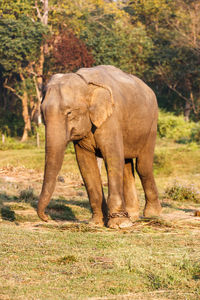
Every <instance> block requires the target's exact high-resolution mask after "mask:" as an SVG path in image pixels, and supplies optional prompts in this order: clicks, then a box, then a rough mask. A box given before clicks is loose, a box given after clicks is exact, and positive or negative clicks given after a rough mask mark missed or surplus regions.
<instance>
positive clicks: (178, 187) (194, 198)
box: [164, 181, 200, 203]
mask: <svg viewBox="0 0 200 300" xmlns="http://www.w3.org/2000/svg"><path fill="white" fill-rule="evenodd" d="M164 197H165V198H169V199H172V200H174V201H191V202H196V203H200V192H199V191H198V190H197V189H196V188H195V186H194V185H192V184H191V185H188V184H184V185H183V184H180V183H178V182H176V181H175V183H174V184H173V186H171V187H168V188H167V189H166V190H165V194H164Z"/></svg>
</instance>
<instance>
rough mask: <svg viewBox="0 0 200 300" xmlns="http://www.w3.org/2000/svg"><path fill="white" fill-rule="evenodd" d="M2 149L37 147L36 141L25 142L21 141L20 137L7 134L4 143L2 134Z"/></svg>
mask: <svg viewBox="0 0 200 300" xmlns="http://www.w3.org/2000/svg"><path fill="white" fill-rule="evenodd" d="M0 138H1V140H0V150H4V151H5V150H11V149H15V150H20V149H32V148H34V147H35V145H36V142H35V143H31V142H25V143H21V142H20V141H19V140H18V139H16V138H12V137H10V136H7V135H5V141H4V143H3V142H2V137H1V135H0Z"/></svg>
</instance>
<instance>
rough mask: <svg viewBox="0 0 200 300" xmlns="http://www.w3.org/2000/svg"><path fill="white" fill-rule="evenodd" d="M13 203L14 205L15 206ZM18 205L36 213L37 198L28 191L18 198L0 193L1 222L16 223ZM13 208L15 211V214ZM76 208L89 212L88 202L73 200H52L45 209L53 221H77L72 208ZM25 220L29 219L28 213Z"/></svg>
mask: <svg viewBox="0 0 200 300" xmlns="http://www.w3.org/2000/svg"><path fill="white" fill-rule="evenodd" d="M24 192H25V191H24ZM23 195H24V196H23ZM22 196H23V197H22ZM9 203H12V205H9ZM13 203H15V204H16V205H15V204H13ZM20 203H21V204H23V203H26V204H29V205H30V206H31V207H33V208H34V209H35V211H36V210H37V204H38V196H36V195H35V194H34V193H32V192H31V193H30V191H28V192H27V191H26V193H24V194H23V193H20V195H19V196H10V195H8V194H7V193H0V217H1V218H2V220H5V221H10V222H16V221H18V219H19V218H18V213H17V212H18V210H19V207H18V206H19V205H20ZM15 206H16V209H17V211H16V212H15ZM77 206H78V207H80V208H85V209H88V210H89V211H91V210H90V205H89V201H84V200H73V199H69V200H67V199H52V200H51V202H50V203H49V205H48V207H47V208H46V213H47V214H48V215H49V216H50V218H51V219H52V220H55V221H79V220H78V219H77V217H76V215H75V213H74V209H73V207H74V208H75V207H77ZM13 207H14V208H13ZM27 208H28V207H27ZM25 209H26V206H25ZM26 219H27V220H28V219H29V217H28V213H27V216H26ZM34 219H35V218H34Z"/></svg>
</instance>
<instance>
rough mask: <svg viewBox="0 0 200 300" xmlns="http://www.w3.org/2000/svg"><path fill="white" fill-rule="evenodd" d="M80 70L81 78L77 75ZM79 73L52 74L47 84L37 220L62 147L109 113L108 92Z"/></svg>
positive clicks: (110, 99)
mask: <svg viewBox="0 0 200 300" xmlns="http://www.w3.org/2000/svg"><path fill="white" fill-rule="evenodd" d="M81 70H83V74H82V73H81V72H80V71H81ZM81 70H80V71H79V73H68V74H56V75H54V76H53V77H52V78H51V80H50V81H49V83H48V85H47V89H46V95H45V98H44V100H43V102H42V105H41V111H42V114H43V118H44V123H45V139H46V145H45V171H44V181H43V186H42V191H41V194H40V198H39V203H38V216H39V217H40V218H41V219H42V220H44V221H47V219H48V218H47V216H46V215H45V213H44V211H45V208H46V206H47V205H48V204H49V201H50V199H51V196H52V193H53V191H54V188H55V183H56V177H57V174H58V172H59V170H60V168H61V165H62V162H63V158H64V152H65V148H66V145H67V144H68V142H69V141H75V140H81V139H83V138H84V137H86V136H87V135H88V134H89V132H90V131H91V128H92V125H94V126H95V127H96V128H99V127H100V126H101V125H102V124H103V123H104V122H105V121H106V119H107V118H108V117H109V116H110V115H111V114H112V111H113V105H114V103H113V97H112V91H111V89H110V88H109V87H108V86H105V85H103V84H101V82H100V80H99V79H98V77H96V78H95V82H94V81H92V80H91V78H90V74H89V69H87V70H84V69H81Z"/></svg>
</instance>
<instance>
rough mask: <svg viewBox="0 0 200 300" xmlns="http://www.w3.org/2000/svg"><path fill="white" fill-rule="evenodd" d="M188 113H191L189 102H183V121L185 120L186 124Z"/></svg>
mask: <svg viewBox="0 0 200 300" xmlns="http://www.w3.org/2000/svg"><path fill="white" fill-rule="evenodd" d="M190 112H191V105H190V103H189V102H185V108H184V120H185V121H186V122H189V118H190Z"/></svg>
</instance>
